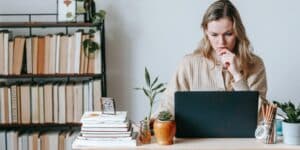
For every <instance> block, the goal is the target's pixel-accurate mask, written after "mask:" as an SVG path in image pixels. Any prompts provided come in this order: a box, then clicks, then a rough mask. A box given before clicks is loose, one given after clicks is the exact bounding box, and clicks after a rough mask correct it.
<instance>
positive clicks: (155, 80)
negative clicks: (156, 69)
mask: <svg viewBox="0 0 300 150" xmlns="http://www.w3.org/2000/svg"><path fill="white" fill-rule="evenodd" d="M157 80H158V77H156V78H155V79H154V81H153V82H152V84H151V88H152V87H153V86H154V84H155V83H156V82H157Z"/></svg>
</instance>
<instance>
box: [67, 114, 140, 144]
mask: <svg viewBox="0 0 300 150" xmlns="http://www.w3.org/2000/svg"><path fill="white" fill-rule="evenodd" d="M80 121H81V123H82V127H81V132H80V135H79V136H78V137H77V138H76V140H75V141H74V143H73V145H72V147H73V148H75V149H76V148H101V147H120V146H121V147H122V146H130V147H131V146H136V138H137V133H135V132H133V129H132V126H131V122H130V120H129V119H128V117H127V112H126V111H117V112H116V115H108V114H102V113H101V112H85V113H84V114H83V116H82V118H81V120H80Z"/></svg>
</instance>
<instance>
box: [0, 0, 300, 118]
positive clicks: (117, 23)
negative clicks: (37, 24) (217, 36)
mask: <svg viewBox="0 0 300 150" xmlns="http://www.w3.org/2000/svg"><path fill="white" fill-rule="evenodd" d="M213 1H214V0H198V1H196V0H184V1H183V0H95V2H96V5H97V10H99V9H104V10H105V11H106V12H107V16H106V33H105V34H106V50H107V51H106V58H107V62H106V63H107V76H108V78H107V79H108V95H109V96H111V97H114V98H115V99H116V101H117V108H118V110H126V111H128V112H129V115H130V118H131V119H133V120H135V121H138V120H141V119H143V117H145V116H146V115H147V114H148V111H149V101H148V99H147V98H146V97H145V96H144V95H143V93H142V92H141V91H135V90H133V88H134V87H136V86H142V85H144V67H145V66H147V67H148V69H149V71H150V73H151V74H152V75H155V76H159V77H160V78H159V81H161V82H168V81H169V80H170V78H171V76H172V74H173V73H174V71H175V69H176V66H177V64H178V62H179V61H180V59H181V58H182V57H183V56H184V55H185V54H188V53H191V52H193V50H194V49H195V48H196V47H197V45H198V42H199V41H200V39H201V37H202V36H203V33H202V29H201V28H200V22H201V19H202V15H203V14H204V12H205V10H206V8H207V7H208V6H209V4H211V3H212V2H213ZM233 3H234V4H235V5H236V7H237V8H238V9H239V11H240V14H241V17H242V20H243V22H244V25H245V27H246V30H247V34H248V37H249V38H250V40H251V42H252V46H253V47H254V50H255V51H254V52H255V53H256V54H258V55H259V56H261V57H262V58H263V60H264V62H265V66H266V69H267V79H268V87H269V88H268V94H267V98H268V99H269V100H270V101H273V100H278V101H288V100H292V101H294V102H297V103H300V79H299V78H300V71H299V65H300V58H299V56H300V48H299V43H300V29H299V27H300V20H299V14H300V9H299V7H298V6H299V5H300V1H299V0H251V1H242V0H233ZM54 12H56V0H43V1H41V0H26V1H23V0H10V1H5V0H0V13H54ZM0 21H5V20H3V19H0ZM20 32H21V31H20Z"/></svg>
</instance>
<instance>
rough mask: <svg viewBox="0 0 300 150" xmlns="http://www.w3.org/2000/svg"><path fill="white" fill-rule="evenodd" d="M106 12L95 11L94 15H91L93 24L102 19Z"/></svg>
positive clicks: (100, 21)
mask: <svg viewBox="0 0 300 150" xmlns="http://www.w3.org/2000/svg"><path fill="white" fill-rule="evenodd" d="M105 15H106V12H105V11H104V10H99V11H98V12H96V13H95V16H94V17H93V24H99V23H102V22H103V21H104V18H105Z"/></svg>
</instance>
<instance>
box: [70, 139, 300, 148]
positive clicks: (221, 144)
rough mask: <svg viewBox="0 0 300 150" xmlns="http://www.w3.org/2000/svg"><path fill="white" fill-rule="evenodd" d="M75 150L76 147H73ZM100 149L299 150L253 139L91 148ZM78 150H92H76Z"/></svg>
mask: <svg viewBox="0 0 300 150" xmlns="http://www.w3.org/2000/svg"><path fill="white" fill-rule="evenodd" d="M74 149H76V147H74ZM98 149H99V150H100V149H145V150H148V149H153V150H160V149H162V150H164V149H169V150H181V149H187V150H300V145H299V146H295V145H285V144H281V143H279V144H263V143H261V142H260V141H257V140H256V139H253V138H235V139H234V138H228V139H224V138H212V139H176V140H175V144H173V145H159V144H157V143H156V142H155V141H154V142H152V143H151V144H146V145H140V146H137V147H133V148H132V147H120V148H107V147H105V148H104V147H103V148H100V147H99V148H93V150H98ZM78 150H92V149H90V148H87V149H78Z"/></svg>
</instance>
